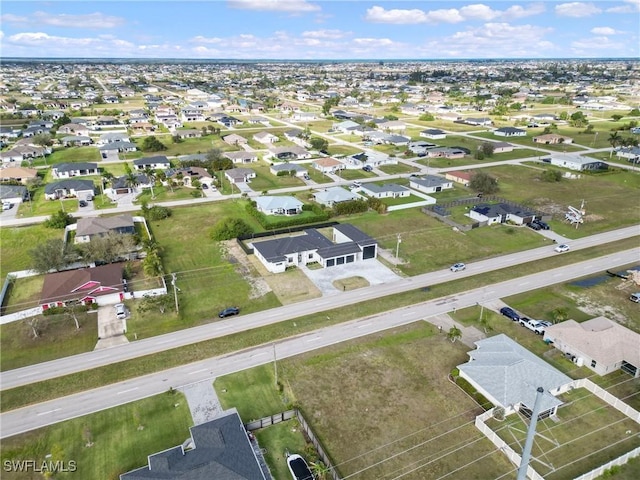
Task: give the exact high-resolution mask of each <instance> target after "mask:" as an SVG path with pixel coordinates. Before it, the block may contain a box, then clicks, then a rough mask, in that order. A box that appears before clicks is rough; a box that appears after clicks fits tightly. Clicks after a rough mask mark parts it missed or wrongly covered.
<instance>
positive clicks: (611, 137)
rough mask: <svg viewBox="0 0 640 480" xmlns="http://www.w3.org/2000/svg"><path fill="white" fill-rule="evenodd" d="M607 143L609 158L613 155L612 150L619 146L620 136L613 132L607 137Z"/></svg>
mask: <svg viewBox="0 0 640 480" xmlns="http://www.w3.org/2000/svg"><path fill="white" fill-rule="evenodd" d="M609 143H610V144H611V152H610V153H609V158H611V156H612V155H613V150H614V149H615V148H616V147H617V146H618V145H619V144H620V135H619V134H618V132H617V131H616V132H613V133H612V134H611V135H609Z"/></svg>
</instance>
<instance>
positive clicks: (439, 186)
mask: <svg viewBox="0 0 640 480" xmlns="http://www.w3.org/2000/svg"><path fill="white" fill-rule="evenodd" d="M409 187H410V188H413V189H414V190H418V191H419V192H423V193H437V192H441V191H442V190H448V189H450V188H453V182H452V181H451V180H448V179H447V178H445V177H440V176H437V175H422V176H420V177H418V176H415V175H414V176H411V177H409Z"/></svg>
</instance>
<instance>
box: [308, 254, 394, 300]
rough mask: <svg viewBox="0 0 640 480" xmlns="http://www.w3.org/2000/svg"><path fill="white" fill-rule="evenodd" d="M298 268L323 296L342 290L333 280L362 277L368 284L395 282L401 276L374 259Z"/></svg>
mask: <svg viewBox="0 0 640 480" xmlns="http://www.w3.org/2000/svg"><path fill="white" fill-rule="evenodd" d="M300 268H301V269H302V271H303V272H304V273H305V274H306V275H307V277H309V279H311V281H312V282H313V283H314V284H315V285H316V287H318V289H319V290H320V291H321V292H322V295H323V296H326V295H335V294H338V293H340V292H341V291H342V290H338V289H337V288H336V287H334V286H333V282H334V281H336V280H340V279H341V278H349V277H363V278H366V279H367V281H368V282H369V284H370V285H380V284H383V283H389V282H395V281H397V280H400V279H401V278H402V277H400V276H399V275H397V274H396V273H394V272H393V271H392V270H390V269H389V268H387V267H386V266H384V265H383V264H382V263H380V262H379V261H378V260H376V259H369V260H363V261H360V262H354V263H347V264H344V265H336V266H333V267H328V268H321V269H317V270H310V269H309V268H307V267H306V266H301V267H300Z"/></svg>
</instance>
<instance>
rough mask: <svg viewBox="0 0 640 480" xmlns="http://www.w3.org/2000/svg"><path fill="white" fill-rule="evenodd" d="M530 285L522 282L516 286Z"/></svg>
mask: <svg viewBox="0 0 640 480" xmlns="http://www.w3.org/2000/svg"><path fill="white" fill-rule="evenodd" d="M530 283H531V282H522V283H519V284H518V286H522V285H529V284H530Z"/></svg>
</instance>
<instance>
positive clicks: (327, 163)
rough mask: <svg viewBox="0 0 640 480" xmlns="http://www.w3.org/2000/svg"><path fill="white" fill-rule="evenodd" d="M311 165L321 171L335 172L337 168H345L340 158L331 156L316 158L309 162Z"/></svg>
mask: <svg viewBox="0 0 640 480" xmlns="http://www.w3.org/2000/svg"><path fill="white" fill-rule="evenodd" d="M311 166H312V167H313V168H315V169H316V170H319V171H321V172H322V173H335V172H336V171H338V170H343V169H345V168H347V166H346V165H345V164H344V163H342V162H341V161H340V160H336V159H335V158H331V157H324V158H316V159H315V160H314V161H313V162H312V163H311Z"/></svg>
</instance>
